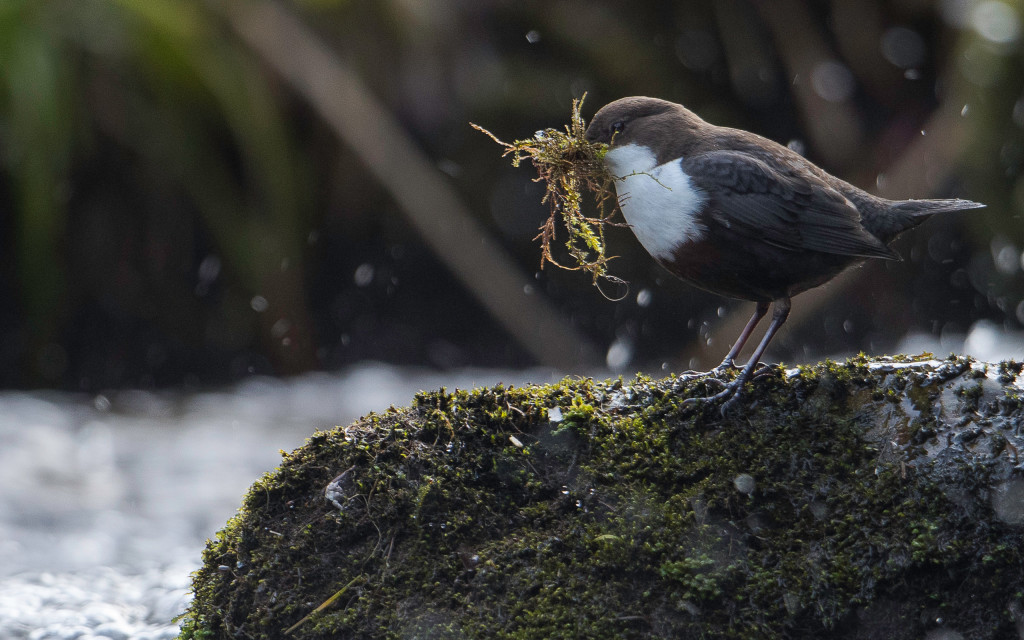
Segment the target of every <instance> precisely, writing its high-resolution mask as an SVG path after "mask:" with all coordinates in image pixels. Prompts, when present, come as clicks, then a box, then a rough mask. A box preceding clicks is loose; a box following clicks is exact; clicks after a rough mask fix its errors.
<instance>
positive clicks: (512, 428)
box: [182, 357, 1024, 640]
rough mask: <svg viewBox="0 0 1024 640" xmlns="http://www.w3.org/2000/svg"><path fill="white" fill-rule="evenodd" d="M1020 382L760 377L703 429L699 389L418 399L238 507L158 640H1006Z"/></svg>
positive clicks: (298, 454)
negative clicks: (172, 625) (181, 610)
mask: <svg viewBox="0 0 1024 640" xmlns="http://www.w3.org/2000/svg"><path fill="white" fill-rule="evenodd" d="M1020 374H1021V366H1020V364H1019V363H1013V362H1008V363H1002V364H1000V365H985V364H983V363H978V362H974V361H971V360H969V359H965V358H958V357H950V358H949V359H946V360H935V359H932V358H930V357H922V358H906V357H900V358H884V359H876V360H868V359H867V358H864V357H859V358H854V359H851V360H848V361H847V362H845V363H841V364H837V363H832V362H825V363H822V364H819V365H816V366H813V367H799V368H797V369H792V370H789V371H786V370H782V369H779V368H774V369H769V370H768V371H767V372H766V373H764V374H762V375H760V376H758V377H757V378H756V379H755V381H754V382H753V383H751V384H750V385H748V393H747V395H745V396H744V400H743V403H742V405H741V406H739V407H737V408H736V410H734V411H733V412H731V413H730V414H729V415H728V416H727V417H725V418H723V417H721V416H720V415H719V412H718V411H717V407H715V406H709V405H707V404H701V405H698V406H697V407H696V408H692V407H689V406H687V407H683V406H682V401H683V400H685V399H686V398H688V397H689V396H690V395H706V393H707V392H708V391H709V390H710V387H712V386H714V385H716V384H720V383H717V381H715V380H714V379H712V378H708V377H696V378H682V377H675V376H670V377H668V378H664V379H660V380H653V379H650V378H647V377H642V376H641V377H638V378H636V379H635V380H632V381H623V380H621V379H618V380H608V381H595V380H591V379H565V380H563V381H561V382H560V383H557V384H553V385H543V386H529V387H523V388H512V387H505V386H500V385H499V386H496V387H493V388H488V389H477V390H473V391H464V390H456V391H454V392H451V393H449V392H447V391H446V390H444V389H441V390H438V391H433V392H423V393H420V394H418V395H417V396H416V398H415V400H414V402H413V404H412V406H410V407H408V408H403V409H391V410H388V411H386V412H384V413H382V414H371V415H370V416H367V417H366V418H364V419H362V420H360V421H358V422H357V423H355V424H353V425H351V426H349V427H345V428H338V429H334V430H332V431H325V432H319V433H317V434H315V435H314V436H313V437H312V438H310V440H309V441H308V442H307V444H306V445H305V446H303V447H301V448H299V449H297V450H296V451H294V452H292V453H290V454H287V455H286V456H285V458H284V460H283V462H282V464H281V466H280V467H279V468H278V469H277V470H276V471H274V472H272V473H269V474H267V475H265V476H264V477H263V478H261V479H260V480H259V481H257V482H256V483H255V484H254V485H253V487H252V489H251V490H250V491H249V493H248V494H247V496H246V497H245V500H244V504H243V506H242V509H241V510H240V511H239V513H238V515H237V516H236V517H235V518H234V519H232V520H231V521H230V522H229V523H228V524H227V526H226V527H225V528H224V530H222V531H221V532H220V533H219V534H218V536H217V539H216V540H213V541H211V542H210V543H209V545H208V547H207V549H206V551H205V553H204V561H205V563H204V566H203V567H202V568H201V569H200V570H199V571H198V572H197V573H196V574H195V577H194V590H195V599H194V601H193V603H192V605H191V607H190V609H189V611H188V612H187V613H186V615H185V616H184V619H183V627H182V638H238V637H245V638H279V637H282V634H284V633H285V630H289V636H288V637H297V638H395V639H398V638H687V637H699V638H821V637H829V638H862V639H866V638H885V639H887V640H888V639H902V638H907V639H910V638H913V639H915V640H916V639H920V638H923V637H925V635H926V634H928V633H930V632H932V631H936V630H937V632H941V631H948V632H949V633H950V634H960V636H962V637H964V638H979V639H1004V638H1005V639H1011V638H1019V637H1024V635H1021V634H1022V630H1024V580H1022V576H1024V515H1022V509H1024V508H1022V506H1021V504H1022V502H1024V495H1022V494H1024V483H1022V480H1021V478H1022V472H1024V465H1022V464H1021V462H1022V461H1021V460H1020V459H1019V452H1020V449H1021V447H1024V433H1022V428H1021V420H1022V417H1024V412H1022V408H1021V397H1022V394H1024V384H1022V383H1024V378H1022V377H1021V376H1020ZM944 637H945V636H944ZM949 637H956V636H953V635H950V636H949Z"/></svg>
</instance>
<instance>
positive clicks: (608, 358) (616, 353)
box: [604, 338, 633, 371]
mask: <svg viewBox="0 0 1024 640" xmlns="http://www.w3.org/2000/svg"><path fill="white" fill-rule="evenodd" d="M632 359H633V342H632V340H630V339H629V338H616V339H615V340H614V341H613V342H612V344H611V345H610V346H609V347H608V353H607V354H605V358H604V360H605V364H606V365H608V368H609V369H611V370H612V371H620V370H622V369H624V368H625V367H626V366H627V365H629V363H630V361H631V360H632Z"/></svg>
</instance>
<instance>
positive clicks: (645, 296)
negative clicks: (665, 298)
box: [636, 289, 654, 308]
mask: <svg viewBox="0 0 1024 640" xmlns="http://www.w3.org/2000/svg"><path fill="white" fill-rule="evenodd" d="M653 298H654V294H653V293H651V290H650V289H641V290H640V291H639V293H637V294H636V304H637V306H639V307H642V308H646V307H649V306H650V305H651V300H652V299H653Z"/></svg>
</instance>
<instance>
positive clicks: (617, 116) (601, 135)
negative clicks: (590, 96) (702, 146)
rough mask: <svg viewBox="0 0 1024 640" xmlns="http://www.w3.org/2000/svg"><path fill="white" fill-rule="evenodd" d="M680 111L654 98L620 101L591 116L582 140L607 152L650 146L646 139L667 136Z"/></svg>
mask: <svg viewBox="0 0 1024 640" xmlns="http://www.w3.org/2000/svg"><path fill="white" fill-rule="evenodd" d="M680 110H682V107H681V106H680V105H678V104H675V103H674V102H668V101H666V100H659V99H658V98H646V97H643V96H634V97H631V98H621V99H619V100H616V101H615V102H610V103H608V104H606V105H605V106H603V107H601V108H600V109H599V110H598V112H597V113H595V114H594V119H593V120H591V121H590V126H588V127H587V131H586V134H585V136H586V138H587V140H588V141H589V142H595V143H604V144H607V145H608V146H609V148H614V147H620V146H626V145H628V144H642V145H645V146H650V144H649V142H650V141H649V140H648V139H647V138H650V137H651V136H652V135H655V136H656V135H658V134H659V133H660V132H666V133H667V130H669V129H671V128H672V121H673V120H676V119H678V117H679V111H680ZM637 125H641V126H637Z"/></svg>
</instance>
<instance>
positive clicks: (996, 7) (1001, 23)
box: [970, 0, 1020, 44]
mask: <svg viewBox="0 0 1024 640" xmlns="http://www.w3.org/2000/svg"><path fill="white" fill-rule="evenodd" d="M970 19H971V26H972V27H973V28H974V30H975V31H977V32H978V35H979V36H981V37H982V38H985V39H986V40H988V41H989V42H994V43H996V44H1010V43H1013V42H1015V41H1016V40H1017V39H1018V38H1019V37H1020V18H1019V17H1018V16H1017V12H1016V11H1015V10H1014V9H1013V7H1011V6H1010V5H1008V4H1006V3H1005V2H1000V1H999V0H987V1H986V2H979V3H978V4H977V5H975V6H974V8H973V9H972V10H971V18H970Z"/></svg>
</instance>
